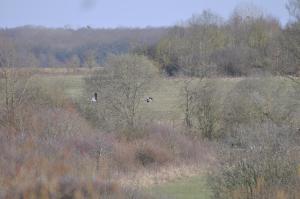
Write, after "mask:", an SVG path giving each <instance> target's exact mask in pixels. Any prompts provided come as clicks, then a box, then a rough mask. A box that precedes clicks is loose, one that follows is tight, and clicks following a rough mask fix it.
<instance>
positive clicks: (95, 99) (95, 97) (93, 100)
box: [91, 93, 97, 102]
mask: <svg viewBox="0 0 300 199" xmlns="http://www.w3.org/2000/svg"><path fill="white" fill-rule="evenodd" d="M91 102H97V93H94V97H92V99H91Z"/></svg>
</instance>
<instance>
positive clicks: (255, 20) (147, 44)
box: [0, 6, 300, 76]
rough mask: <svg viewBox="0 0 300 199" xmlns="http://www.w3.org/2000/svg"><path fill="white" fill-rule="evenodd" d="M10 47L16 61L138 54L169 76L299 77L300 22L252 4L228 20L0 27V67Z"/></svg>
mask: <svg viewBox="0 0 300 199" xmlns="http://www.w3.org/2000/svg"><path fill="white" fill-rule="evenodd" d="M1 41H2V42H1ZM9 49H12V50H11V53H7V52H6V54H10V55H11V58H10V59H12V60H14V65H15V66H17V67H27V66H31V67H32V66H37V67H67V68H76V67H90V68H92V67H98V66H101V65H103V63H105V62H106V58H107V56H108V55H110V54H125V53H137V54H142V55H146V56H148V57H149V58H150V59H151V60H153V61H154V62H155V63H156V65H157V66H158V67H159V68H160V69H161V71H162V72H163V73H165V74H167V75H178V74H181V75H182V74H183V75H188V76H215V75H217V76H249V75H256V74H282V73H284V74H290V75H299V71H300V69H299V63H300V62H299V60H300V56H299V55H300V22H299V19H298V18H297V17H295V20H293V21H291V22H289V23H288V24H286V25H284V26H283V25H281V24H280V22H279V21H278V19H276V18H274V17H272V16H270V15H266V14H264V13H263V12H262V11H261V10H260V9H258V8H256V7H251V6H250V7H247V6H241V7H238V8H236V9H235V10H234V11H233V13H232V15H231V17H230V18H229V19H228V20H224V19H223V18H221V17H220V16H218V15H217V14H214V13H212V12H211V11H204V12H202V14H199V15H193V16H192V17H191V18H190V19H188V20H186V21H184V22H182V23H180V24H177V25H175V26H172V27H164V28H140V29H139V28H116V29H92V28H90V27H86V28H81V29H78V30H73V29H69V28H60V29H49V28H43V27H32V26H26V27H19V28H13V29H0V67H1V66H7V65H8V63H7V62H8V61H5V59H7V57H9V55H6V56H3V54H5V51H8V50H9ZM1 52H2V53H1ZM1 54H2V55H1ZM12 55H14V56H12ZM1 57H2V61H1ZM3 57H4V58H3ZM5 57H6V58H5ZM12 57H15V58H12ZM3 60H4V61H3Z"/></svg>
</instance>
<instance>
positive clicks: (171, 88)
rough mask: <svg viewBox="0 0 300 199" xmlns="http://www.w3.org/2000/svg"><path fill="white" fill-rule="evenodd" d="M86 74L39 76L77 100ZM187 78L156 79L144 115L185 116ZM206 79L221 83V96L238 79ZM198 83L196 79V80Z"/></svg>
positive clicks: (143, 107) (158, 117) (158, 118)
mask: <svg viewBox="0 0 300 199" xmlns="http://www.w3.org/2000/svg"><path fill="white" fill-rule="evenodd" d="M84 77H85V76H84V75H57V76H41V77H37V79H38V81H40V82H39V83H42V84H43V85H46V86H50V85H56V86H59V87H61V88H63V89H64V92H65V93H66V94H67V96H70V97H71V98H72V99H73V100H77V99H79V98H82V97H85V96H84ZM184 80H185V79H176V78H174V79H160V80H158V81H156V83H155V85H154V86H153V89H151V90H150V91H149V92H148V93H146V94H145V96H152V97H153V98H154V101H153V102H152V103H149V104H147V103H144V102H142V105H141V111H142V112H143V115H146V117H148V118H152V119H153V120H156V121H178V120H179V119H182V118H183V114H182V113H183V106H182V102H183V99H182V97H181V96H180V92H181V89H182V87H183V86H184ZM205 81H214V82H216V83H217V84H219V85H220V86H218V87H219V90H220V96H222V97H224V96H225V93H226V92H227V91H228V90H229V89H230V88H232V87H233V86H234V85H235V83H236V82H238V81H240V79H239V78H237V79H222V78H220V79H209V80H203V81H202V82H205ZM194 82H195V83H197V81H196V80H194ZM224 82H225V83H224Z"/></svg>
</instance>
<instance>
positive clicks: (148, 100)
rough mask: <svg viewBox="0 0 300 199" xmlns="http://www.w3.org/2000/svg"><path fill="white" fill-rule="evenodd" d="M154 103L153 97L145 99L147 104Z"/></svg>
mask: <svg viewBox="0 0 300 199" xmlns="http://www.w3.org/2000/svg"><path fill="white" fill-rule="evenodd" d="M152 101H153V98H152V97H146V98H145V102H147V103H150V102H152Z"/></svg>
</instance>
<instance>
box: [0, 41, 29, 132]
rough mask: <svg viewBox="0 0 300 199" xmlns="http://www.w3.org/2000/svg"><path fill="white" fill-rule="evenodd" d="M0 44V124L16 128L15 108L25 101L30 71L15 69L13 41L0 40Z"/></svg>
mask: <svg viewBox="0 0 300 199" xmlns="http://www.w3.org/2000/svg"><path fill="white" fill-rule="evenodd" d="M0 45H1V46H0V49H1V50H0V66H1V67H0V83H1V84H0V104H1V105H0V110H1V111H0V112H1V114H0V125H1V126H5V127H9V128H15V129H17V128H18V125H17V111H16V110H17V108H18V107H20V106H21V105H22V104H23V103H24V101H25V96H26V93H27V89H28V87H27V83H28V80H29V79H30V77H31V75H32V72H31V71H28V70H26V69H25V70H21V69H19V70H18V69H16V65H15V63H16V54H15V48H14V44H13V41H9V40H1V41H0Z"/></svg>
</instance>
